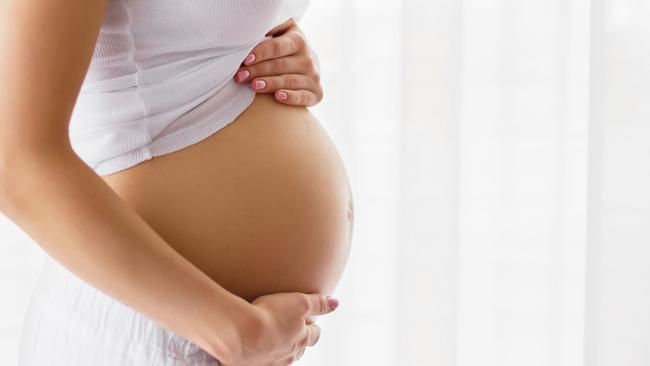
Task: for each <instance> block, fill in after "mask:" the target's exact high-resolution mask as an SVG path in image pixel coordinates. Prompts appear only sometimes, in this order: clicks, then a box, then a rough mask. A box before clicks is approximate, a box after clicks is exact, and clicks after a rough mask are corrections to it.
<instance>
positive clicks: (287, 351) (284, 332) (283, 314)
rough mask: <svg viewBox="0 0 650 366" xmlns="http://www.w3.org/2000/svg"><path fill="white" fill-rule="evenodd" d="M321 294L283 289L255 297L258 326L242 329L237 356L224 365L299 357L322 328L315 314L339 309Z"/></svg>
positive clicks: (280, 365)
mask: <svg viewBox="0 0 650 366" xmlns="http://www.w3.org/2000/svg"><path fill="white" fill-rule="evenodd" d="M332 301H333V302H334V303H335V304H334V306H333V307H331V305H330V301H328V298H327V297H326V296H324V295H321V294H304V293H300V292H281V293H275V294H270V295H264V296H260V297H258V298H257V299H255V300H253V302H251V304H252V305H253V307H254V314H255V318H256V319H257V321H256V323H255V324H256V326H254V327H247V329H242V330H241V332H242V337H241V344H240V345H239V347H238V351H237V354H236V355H229V356H230V357H229V358H228V363H225V362H223V361H222V360H219V361H221V364H222V365H223V366H249V365H255V366H284V365H291V364H292V363H293V362H294V361H296V360H298V359H299V358H300V357H301V356H302V354H303V353H304V351H305V348H306V347H308V346H310V347H311V346H314V345H315V344H316V342H318V339H319V338H320V332H321V329H320V327H319V326H318V325H316V324H314V319H313V317H314V316H317V315H322V314H327V313H331V312H332V311H334V309H336V304H337V302H336V300H333V299H332Z"/></svg>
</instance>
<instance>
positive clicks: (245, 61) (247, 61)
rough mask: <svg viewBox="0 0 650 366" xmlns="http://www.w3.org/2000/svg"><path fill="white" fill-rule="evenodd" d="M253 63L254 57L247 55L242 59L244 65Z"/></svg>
mask: <svg viewBox="0 0 650 366" xmlns="http://www.w3.org/2000/svg"><path fill="white" fill-rule="evenodd" d="M253 61H255V55H254V54H252V53H249V54H248V56H246V58H245V59H244V65H249V64H250V63H251V62H253Z"/></svg>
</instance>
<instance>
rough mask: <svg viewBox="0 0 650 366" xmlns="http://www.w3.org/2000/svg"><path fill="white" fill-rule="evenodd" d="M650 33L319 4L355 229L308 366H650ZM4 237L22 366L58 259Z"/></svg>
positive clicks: (629, 22) (333, 126)
mask: <svg viewBox="0 0 650 366" xmlns="http://www.w3.org/2000/svg"><path fill="white" fill-rule="evenodd" d="M648 19H650V2H648V1H647V0H543V1H542V0H435V1H430V0H402V1H400V0H372V1H371V0H356V1H355V0H329V1H317V0H312V1H311V5H310V8H309V9H308V11H307V12H306V13H305V15H304V17H303V18H302V20H301V25H302V27H303V29H304V30H305V33H306V34H307V36H308V38H309V40H310V41H311V44H312V46H313V47H314V48H315V49H316V51H317V52H318V54H319V57H320V60H321V67H322V73H323V83H324V90H325V99H324V100H323V102H322V103H321V104H320V105H318V106H316V107H314V108H313V111H314V113H315V114H316V115H317V116H318V117H319V118H320V120H321V121H322V123H323V124H324V126H325V127H326V129H327V130H328V132H329V133H330V135H331V137H332V139H333V140H334V142H335V144H336V145H337V146H338V147H339V150H340V152H341V154H342V156H343V158H344V161H345V163H346V165H347V168H348V171H349V174H350V179H351V183H352V186H353V191H354V196H355V209H356V212H355V215H356V217H355V219H356V223H355V232H354V240H353V245H352V252H351V257H350V259H349V261H348V267H347V268H346V270H345V272H344V275H343V278H342V279H341V282H340V285H339V287H338V288H337V290H336V293H335V295H336V297H338V298H339V299H340V301H341V305H340V307H339V309H337V311H335V312H334V313H332V314H331V315H328V316H323V317H321V318H320V319H319V324H320V325H321V327H322V329H323V333H322V336H321V339H320V341H319V342H318V345H317V347H314V348H308V350H307V352H306V353H305V356H304V357H303V358H302V360H301V361H299V362H298V363H297V364H303V365H310V366H325V365H327V366H330V365H373V366H384V365H385V366H389V365H391V366H392V365H405V366H420V365H422V366H426V365H432V366H434V365H435V366H438V365H439V366H474V365H482V366H510V365H512V366H521V365H526V366H535V365H545V366H610V365H611V366H614V365H616V366H618V365H625V366H648V365H650V21H648ZM1 225H2V226H0V238H1V239H0V251H1V256H0V265H1V267H0V271H1V272H0V274H1V277H0V286H1V287H0V293H2V294H3V295H2V300H0V352H1V354H3V360H7V357H8V363H7V364H8V365H9V364H15V358H14V356H15V354H16V352H17V350H16V346H17V340H18V335H19V334H18V329H19V326H20V321H21V320H22V315H23V312H24V311H25V308H26V303H27V298H28V296H29V293H30V291H31V287H32V286H33V283H34V280H35V276H36V270H37V268H38V266H39V265H40V262H41V260H42V258H43V257H42V256H43V253H42V251H41V250H40V249H39V248H37V247H35V244H34V243H32V242H30V241H29V240H28V238H27V237H26V236H24V234H22V233H21V232H20V231H18V229H16V227H15V226H13V224H11V223H10V222H8V221H7V220H6V219H4V221H2V222H1ZM3 363H4V361H3Z"/></svg>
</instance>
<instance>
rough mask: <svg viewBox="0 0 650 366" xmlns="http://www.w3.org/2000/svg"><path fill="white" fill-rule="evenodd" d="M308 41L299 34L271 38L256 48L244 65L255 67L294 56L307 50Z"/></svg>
mask: <svg viewBox="0 0 650 366" xmlns="http://www.w3.org/2000/svg"><path fill="white" fill-rule="evenodd" d="M305 45H306V41H305V39H304V37H303V36H302V34H300V33H299V32H287V33H285V34H283V35H281V36H278V37H275V38H269V39H267V40H265V41H262V42H260V43H259V44H258V45H257V46H255V47H254V48H253V49H252V50H251V52H250V53H249V55H248V56H246V58H245V59H244V65H247V66H248V65H253V64H257V63H260V62H262V61H266V60H271V59H275V58H280V57H285V56H289V55H293V54H294V53H297V52H298V51H300V50H303V49H304V48H305Z"/></svg>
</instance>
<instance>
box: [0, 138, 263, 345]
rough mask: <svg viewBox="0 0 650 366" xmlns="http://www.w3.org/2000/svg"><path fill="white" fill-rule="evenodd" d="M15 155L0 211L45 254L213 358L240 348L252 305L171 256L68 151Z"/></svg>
mask: <svg viewBox="0 0 650 366" xmlns="http://www.w3.org/2000/svg"><path fill="white" fill-rule="evenodd" d="M14 154H15V155H16V156H18V157H19V158H14V159H11V160H10V161H11V163H5V164H4V165H7V166H6V167H4V168H2V169H0V170H2V171H1V172H0V174H1V175H0V179H2V180H3V181H2V182H0V185H1V186H2V190H1V194H2V196H1V197H0V208H1V209H2V211H3V213H4V214H5V215H6V216H7V217H9V218H10V219H11V220H12V221H13V222H14V223H16V224H17V225H18V226H19V227H21V228H22V229H23V230H24V231H25V232H26V233H27V234H28V235H29V236H30V237H31V238H32V239H33V240H34V241H36V242H37V243H38V244H39V245H40V246H41V247H42V248H43V249H44V250H45V251H46V252H47V253H48V254H49V255H51V256H52V257H53V258H55V259H56V260H57V261H59V262H60V263H62V264H63V265H64V266H65V267H66V268H68V269H69V270H70V271H72V272H73V273H75V274H76V275H78V276H79V277H80V278H82V279H84V280H85V281H86V282H88V283H90V284H91V285H93V286H94V287H96V288H98V289H99V290H101V291H103V292H105V293H107V294H108V295H110V296H112V297H114V298H115V299H117V300H119V301H121V302H123V303H124V304H126V305H128V306H130V307H132V308H133V309H135V310H137V311H139V312H141V313H143V314H145V315H146V316H148V317H149V318H151V319H152V320H154V321H156V322H157V323H158V324H160V325H162V326H163V327H165V328H167V329H170V330H172V331H173V332H175V333H176V334H179V335H181V336H184V337H186V338H188V339H191V340H193V341H196V342H197V343H199V346H201V347H204V348H209V349H208V351H211V353H212V352H214V353H217V354H218V353H223V354H224V357H226V353H227V352H229V351H230V350H231V348H232V347H237V345H236V344H235V342H237V340H238V337H240V336H241V335H240V334H239V332H240V330H241V327H242V326H245V325H246V324H247V322H248V321H250V320H251V319H250V317H249V315H252V314H251V313H250V312H251V308H252V305H250V304H249V303H248V302H246V301H245V300H244V299H241V298H239V297H237V296H235V295H234V294H231V293H230V292H228V291H227V290H225V289H224V288H223V287H221V286H220V285H219V284H217V283H216V282H214V281H213V280H212V279H211V278H210V277H208V276H207V275H205V274H204V273H203V272H201V271H200V270H199V269H198V268H197V267H195V266H194V265H193V264H192V263H191V262H189V261H188V260H186V259H185V258H184V257H182V256H181V255H180V254H179V253H178V252H176V251H175V250H174V249H173V248H172V247H171V246H169V244H167V243H166V242H165V241H164V240H163V239H162V238H161V237H160V236H159V235H158V234H157V233H156V232H155V231H154V230H153V229H152V228H151V227H150V226H149V225H148V224H147V223H146V222H145V221H144V220H143V219H142V218H141V217H140V216H138V215H137V213H136V212H135V211H134V210H133V209H132V208H130V207H129V206H128V205H127V204H126V203H125V202H124V201H123V200H122V199H121V198H120V197H119V196H118V195H117V194H116V193H115V192H114V191H113V190H112V189H111V188H110V187H109V186H108V185H107V184H106V183H105V182H104V181H103V180H102V179H101V178H100V177H98V176H97V175H96V174H95V173H94V172H93V171H92V170H91V169H90V168H89V167H88V166H86V165H85V164H84V163H83V161H81V160H80V159H79V158H78V157H76V156H73V155H72V154H73V153H72V152H71V150H70V151H66V152H43V151H41V152H39V153H31V156H30V153H28V152H26V151H22V152H18V153H16V152H14Z"/></svg>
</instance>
